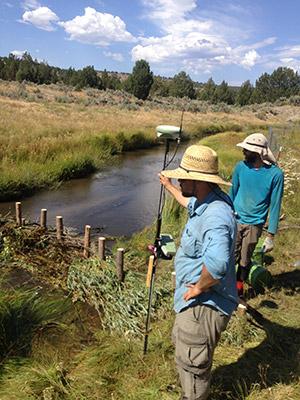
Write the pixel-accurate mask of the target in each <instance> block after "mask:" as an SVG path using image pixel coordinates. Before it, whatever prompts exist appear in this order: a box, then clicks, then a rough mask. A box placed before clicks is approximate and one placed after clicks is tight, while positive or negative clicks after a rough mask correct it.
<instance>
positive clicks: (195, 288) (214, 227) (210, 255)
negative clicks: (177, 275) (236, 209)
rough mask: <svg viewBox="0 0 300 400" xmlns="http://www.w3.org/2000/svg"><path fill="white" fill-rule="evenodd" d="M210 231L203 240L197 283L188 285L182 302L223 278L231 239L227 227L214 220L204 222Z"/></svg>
mask: <svg viewBox="0 0 300 400" xmlns="http://www.w3.org/2000/svg"><path fill="white" fill-rule="evenodd" d="M206 223H207V225H208V226H211V228H210V229H208V230H207V232H206V233H205V235H204V238H203V249H204V253H203V265H202V271H201V275H200V278H199V280H198V282H196V283H192V284H188V285H187V287H188V290H187V292H186V293H185V294H184V296H183V298H184V300H186V301H187V300H190V299H192V298H194V297H196V296H198V295H199V294H201V293H203V292H206V291H208V290H210V288H211V287H212V286H214V285H216V284H218V283H219V281H220V280H221V279H222V278H223V277H224V276H225V274H226V272H227V269H228V267H229V260H230V246H231V238H230V234H229V231H228V227H227V226H225V225H222V222H221V221H220V222H219V221H217V220H215V219H214V218H208V219H207V221H206ZM199 268H200V266H199Z"/></svg>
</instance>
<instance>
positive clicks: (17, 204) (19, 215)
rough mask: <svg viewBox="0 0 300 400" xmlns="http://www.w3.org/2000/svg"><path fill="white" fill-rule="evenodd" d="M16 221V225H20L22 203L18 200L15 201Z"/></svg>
mask: <svg viewBox="0 0 300 400" xmlns="http://www.w3.org/2000/svg"><path fill="white" fill-rule="evenodd" d="M16 222H17V225H19V226H21V225H22V203H21V202H20V201H17V202H16Z"/></svg>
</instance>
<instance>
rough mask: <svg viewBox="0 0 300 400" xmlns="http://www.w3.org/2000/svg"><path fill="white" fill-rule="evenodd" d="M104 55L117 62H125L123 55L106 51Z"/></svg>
mask: <svg viewBox="0 0 300 400" xmlns="http://www.w3.org/2000/svg"><path fill="white" fill-rule="evenodd" d="M103 54H104V55H105V57H108V58H112V59H113V60H115V61H118V62H122V61H124V57H123V55H122V54H121V53H112V52H111V51H104V52H103Z"/></svg>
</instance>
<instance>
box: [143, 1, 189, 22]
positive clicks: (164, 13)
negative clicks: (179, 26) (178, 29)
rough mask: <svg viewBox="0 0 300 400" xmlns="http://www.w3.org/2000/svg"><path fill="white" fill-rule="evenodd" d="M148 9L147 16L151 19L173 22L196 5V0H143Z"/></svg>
mask: <svg viewBox="0 0 300 400" xmlns="http://www.w3.org/2000/svg"><path fill="white" fill-rule="evenodd" d="M143 3H144V4H145V6H146V7H147V8H148V9H149V12H148V13H147V16H148V17H149V18H150V19H152V20H164V21H165V22H166V23H168V22H169V21H172V22H173V23H174V22H175V21H177V20H178V19H182V18H183V17H184V16H185V15H187V14H188V13H189V12H191V11H193V10H194V9H195V8H196V7H197V1H196V0H144V1H143Z"/></svg>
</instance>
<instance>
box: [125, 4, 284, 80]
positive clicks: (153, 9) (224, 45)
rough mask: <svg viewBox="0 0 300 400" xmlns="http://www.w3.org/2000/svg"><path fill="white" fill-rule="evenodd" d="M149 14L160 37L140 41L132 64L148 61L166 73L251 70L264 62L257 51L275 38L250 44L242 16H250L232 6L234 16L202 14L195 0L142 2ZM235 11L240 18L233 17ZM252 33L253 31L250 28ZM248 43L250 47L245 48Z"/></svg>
mask: <svg viewBox="0 0 300 400" xmlns="http://www.w3.org/2000/svg"><path fill="white" fill-rule="evenodd" d="M143 3H144V5H145V6H146V7H147V9H148V10H150V11H149V13H148V18H149V19H151V21H152V22H154V23H156V24H157V26H158V28H159V29H160V31H161V36H157V37H147V38H145V37H139V43H138V44H137V45H136V46H134V47H133V49H132V51H131V56H132V60H133V61H136V60H138V59H142V58H143V59H146V60H147V61H149V62H150V63H152V64H153V63H154V64H156V68H157V69H162V70H166V68H167V66H170V65H172V66H173V70H174V71H178V70H180V69H185V70H186V71H187V72H188V73H193V74H197V73H201V74H202V73H203V72H206V73H211V72H212V71H213V70H214V69H216V68H218V67H222V66H225V65H238V66H240V67H242V68H245V69H251V68H252V67H254V65H255V64H256V63H258V62H260V61H261V55H260V54H258V52H257V50H258V49H261V48H264V47H266V46H269V45H272V44H273V43H274V42H275V41H276V38H275V37H270V38H266V39H263V40H261V41H259V42H256V43H251V42H250V40H249V36H250V30H247V27H246V26H245V24H243V21H242V20H241V15H244V14H247V15H249V14H250V9H249V10H247V12H244V11H243V10H242V9H240V7H236V6H235V5H234V4H233V3H232V4H231V7H230V10H231V14H228V13H226V10H227V9H226V10H224V9H222V12H220V10H216V12H212V13H211V14H210V15H209V14H208V12H202V13H201V9H200V7H201V5H200V7H199V9H197V10H196V8H197V2H196V0H143ZM232 11H234V13H235V14H238V15H237V17H233V15H232ZM251 29H252V28H251ZM246 40H247V42H248V43H247V44H242V45H241V43H243V42H245V41H246Z"/></svg>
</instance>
